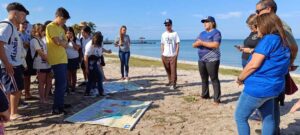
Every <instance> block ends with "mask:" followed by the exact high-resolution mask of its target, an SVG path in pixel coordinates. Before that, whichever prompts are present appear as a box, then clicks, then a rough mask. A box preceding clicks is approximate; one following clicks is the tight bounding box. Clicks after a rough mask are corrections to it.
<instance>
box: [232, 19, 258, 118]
mask: <svg viewBox="0 0 300 135" xmlns="http://www.w3.org/2000/svg"><path fill="white" fill-rule="evenodd" d="M246 23H247V25H248V27H249V28H250V31H251V33H250V35H249V36H248V37H247V38H246V39H245V40H244V45H243V46H236V47H237V49H238V50H239V51H241V52H242V66H243V68H244V67H245V66H246V65H247V63H248V59H249V57H250V55H251V54H252V52H253V51H254V48H255V47H256V45H257V44H258V42H259V41H260V38H259V37H258V34H257V24H256V14H251V15H250V16H249V17H248V18H247V21H246ZM250 119H253V120H258V121H260V120H261V116H260V113H259V111H258V110H256V111H255V112H254V113H253V115H252V116H251V117H250Z"/></svg>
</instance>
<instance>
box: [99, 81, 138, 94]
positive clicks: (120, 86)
mask: <svg viewBox="0 0 300 135" xmlns="http://www.w3.org/2000/svg"><path fill="white" fill-rule="evenodd" d="M103 88H104V93H105V94H109V93H117V92H126V91H137V90H142V89H144V87H142V86H140V85H138V84H136V83H134V82H104V83H103Z"/></svg>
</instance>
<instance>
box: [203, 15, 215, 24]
mask: <svg viewBox="0 0 300 135" xmlns="http://www.w3.org/2000/svg"><path fill="white" fill-rule="evenodd" d="M201 22H202V23H204V22H216V21H215V18H214V17H212V16H207V17H205V18H203V19H202V20H201Z"/></svg>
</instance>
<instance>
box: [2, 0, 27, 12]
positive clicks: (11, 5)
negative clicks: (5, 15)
mask: <svg viewBox="0 0 300 135" xmlns="http://www.w3.org/2000/svg"><path fill="white" fill-rule="evenodd" d="M6 10H7V12H9V11H12V10H17V11H22V12H24V13H26V15H29V11H28V10H27V9H26V8H25V7H24V6H23V5H22V4H20V3H18V2H13V3H9V4H8V5H7V7H6Z"/></svg>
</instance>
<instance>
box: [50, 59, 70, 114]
mask: <svg viewBox="0 0 300 135" xmlns="http://www.w3.org/2000/svg"><path fill="white" fill-rule="evenodd" d="M52 69H53V72H54V79H55V91H54V103H53V109H63V108H64V96H65V90H66V88H67V64H58V65H53V66H52Z"/></svg>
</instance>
